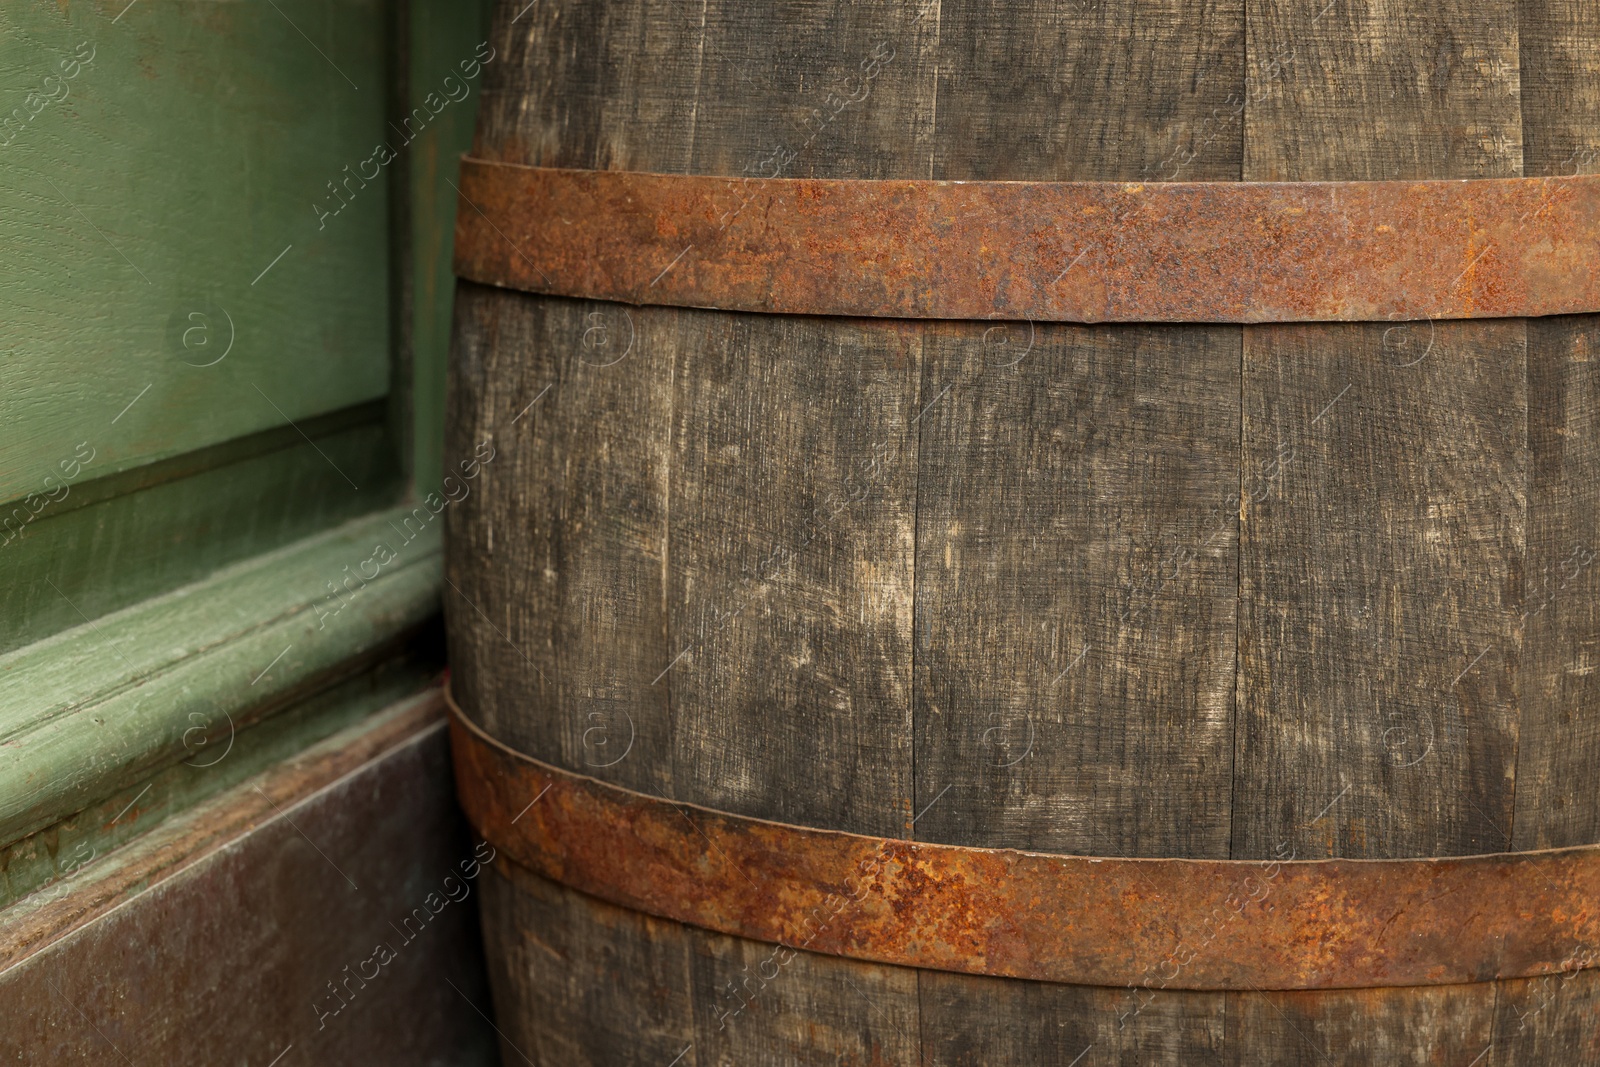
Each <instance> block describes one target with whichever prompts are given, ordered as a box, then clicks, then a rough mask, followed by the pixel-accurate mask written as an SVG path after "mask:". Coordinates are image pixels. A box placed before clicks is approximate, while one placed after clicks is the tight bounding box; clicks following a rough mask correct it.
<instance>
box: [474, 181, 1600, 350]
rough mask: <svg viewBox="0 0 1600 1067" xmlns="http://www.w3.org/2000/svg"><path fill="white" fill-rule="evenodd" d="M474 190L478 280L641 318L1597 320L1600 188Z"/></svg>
mask: <svg viewBox="0 0 1600 1067" xmlns="http://www.w3.org/2000/svg"><path fill="white" fill-rule="evenodd" d="M459 191H460V193H461V199H462V201H463V203H462V205H461V209H460V211H459V212H458V214H457V222H456V239H455V247H456V272H457V273H458V274H459V275H461V276H462V277H464V278H468V279H471V280H473V281H477V282H483V283H486V284H490V285H498V286H504V287H510V288H516V289H522V290H526V291H529V292H537V293H548V294H554V295H559V296H571V297H588V298H594V299H601V300H616V301H625V302H628V303H634V304H661V305H673V306H684V307H704V308H718V309H721V310H726V311H758V312H776V313H785V314H806V315H853V316H872V317H884V318H923V319H928V318H931V319H994V318H1000V319H1014V320H1022V319H1030V320H1034V321H1039V322H1046V321H1059V322H1213V323H1218V322H1240V323H1248V322H1307V321H1334V320H1338V321H1400V320H1419V319H1472V318H1495V317H1506V316H1536V315H1559V314H1570V313H1578V312H1594V311H1600V176H1575V177H1556V178H1492V179H1472V180H1463V181H1382V182H1270V183H1269V182H1173V183H1163V184H1127V183H1121V182H949V181H868V180H832V179H829V180H823V179H810V178H806V179H791V178H725V177H713V176H704V175H667V174H644V173H636V172H630V171H589V170H565V169H552V168H543V167H525V166H520V165H514V164H508V163H495V162H489V161H486V160H480V159H473V158H470V157H468V158H466V159H464V160H463V161H462V167H461V186H460V189H459Z"/></svg>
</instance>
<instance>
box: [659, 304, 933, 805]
mask: <svg viewBox="0 0 1600 1067" xmlns="http://www.w3.org/2000/svg"><path fill="white" fill-rule="evenodd" d="M680 322H681V328H680V332H679V334H678V337H677V339H676V341H675V344H674V348H675V349H676V351H677V352H678V366H677V368H676V369H675V371H674V374H673V378H674V381H675V383H676V398H675V403H674V412H675V415H674V426H673V433H672V459H671V469H672V504H671V508H670V512H671V534H670V543H671V551H670V553H669V559H668V568H669V576H668V587H667V602H668V605H669V631H670V633H671V635H672V641H673V645H672V646H671V647H670V648H669V649H668V654H667V656H666V657H665V658H663V659H662V660H661V661H660V664H659V666H657V667H656V671H657V672H665V675H664V680H668V679H669V680H670V682H671V687H672V703H673V738H672V740H673V766H674V777H675V781H676V784H677V786H678V793H677V795H678V797H679V798H680V799H685V800H688V799H693V800H694V801H695V802H696V803H703V804H707V805H709V806H711V807H717V808H721V809H723V810H727V811H735V812H739V813H742V814H747V815H756V816H760V817H762V818H771V819H777V820H779V821H782V822H792V823H800V824H811V825H827V826H833V827H837V828H839V829H845V830H852V831H855V832H858V833H870V834H884V835H899V834H903V833H904V832H905V830H906V824H907V822H908V821H909V818H910V813H909V812H908V811H907V807H908V804H909V797H910V795H911V751H910V744H909V735H910V732H911V721H910V719H911V717H910V708H911V697H910V690H911V606H912V591H911V560H912V553H911V547H912V541H913V536H914V518H913V505H912V499H913V496H912V494H913V486H914V484H915V479H916V473H917V472H916V466H915V462H914V459H913V457H912V455H911V454H910V453H911V452H912V442H914V439H915V438H914V434H915V433H916V427H915V425H914V422H915V419H916V417H917V410H918V405H917V372H918V370H919V369H920V362H919V359H918V355H919V345H918V342H917V330H916V329H915V328H911V329H907V330H906V331H904V333H903V334H902V333H901V332H900V331H898V330H897V329H896V328H895V327H894V326H893V325H883V324H879V323H858V322H850V321H842V320H829V319H799V318H795V319H787V318H774V317H770V316H759V315H748V316H747V315H722V314H716V313H705V312H685V313H684V314H683V316H682V318H681V320H680ZM669 668H670V669H669ZM652 673H654V672H652ZM802 783H803V784H802Z"/></svg>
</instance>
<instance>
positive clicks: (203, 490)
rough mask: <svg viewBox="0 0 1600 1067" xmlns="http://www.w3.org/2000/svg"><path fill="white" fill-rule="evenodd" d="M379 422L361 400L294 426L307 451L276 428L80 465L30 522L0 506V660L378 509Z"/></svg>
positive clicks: (382, 489)
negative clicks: (160, 456)
mask: <svg viewBox="0 0 1600 1067" xmlns="http://www.w3.org/2000/svg"><path fill="white" fill-rule="evenodd" d="M382 414H383V409H382V407H381V406H380V405H377V404H367V405H363V406H362V407H358V408H354V409H347V410H346V411H343V412H336V413H334V414H332V415H326V416H321V417H319V418H317V419H310V420H307V421H305V422H302V423H300V429H301V430H304V431H305V432H306V434H307V435H308V436H309V438H310V441H311V442H314V443H315V447H314V448H313V447H312V445H311V444H310V443H308V441H307V439H306V438H303V437H301V436H300V434H299V432H297V431H296V430H295V429H294V428H292V427H288V426H284V427H280V428H278V429H275V430H263V431H261V432H260V433H258V434H252V435H250V436H249V437H245V438H241V439H238V440H236V441H231V442H228V443H227V444H223V445H216V446H213V447H212V448H209V449H204V450H202V451H199V452H191V453H187V454H185V455H183V456H178V457H175V458H173V459H169V460H163V461H160V462H157V463H153V464H149V465H146V466H143V467H136V468H134V469H132V470H128V471H123V472H122V473H120V474H114V475H111V476H110V477H107V478H102V479H88V478H87V474H88V473H89V472H91V471H93V470H94V469H95V464H94V463H93V462H91V463H90V464H89V465H88V466H87V467H85V468H84V473H85V476H86V477H85V478H84V480H81V481H79V482H77V483H74V484H72V485H70V486H69V487H68V491H67V494H66V495H65V496H64V497H63V498H62V499H60V500H59V501H52V502H49V503H48V504H47V505H46V506H44V507H43V508H41V509H40V510H39V512H38V513H37V514H36V515H35V514H33V513H32V512H31V511H30V509H29V507H28V504H27V503H26V502H25V501H23V500H17V501H12V502H10V503H8V504H0V579H3V581H4V582H5V584H6V589H7V591H6V594H5V607H6V610H5V611H4V612H0V653H4V652H9V651H11V650H12V649H15V648H17V647H19V646H21V645H24V644H27V643H28V642H29V641H36V640H39V639H41V638H43V637H46V636H48V635H50V634H54V633H58V632H59V631H62V630H66V629H69V628H71V627H74V626H81V625H82V624H83V622H84V620H85V619H94V618H99V617H100V616H102V615H104V614H106V613H107V612H111V611H116V610H118V609H120V608H124V607H127V606H128V605H130V604H132V603H134V602H136V601H138V600H139V599H141V598H143V597H148V596H153V595H155V594H157V593H162V592H165V591H167V590H168V589H172V588H175V587H177V586H180V585H183V584H185V583H187V582H193V581H197V580H199V579H201V578H203V577H205V576H206V575H207V574H208V573H210V572H211V571H213V570H216V569H217V568H219V567H223V566H226V565H228V564H230V563H235V562H238V561H239V560H241V559H244V558H245V557H248V556H251V555H254V554H255V553H258V552H265V551H268V550H271V549H274V548H277V547H279V546H280V545H282V544H285V543H287V542H290V541H293V540H295V539H297V538H302V537H309V536H311V535H312V534H314V533H316V532H317V531H319V530H323V529H326V528H327V527H329V526H333V525H336V524H338V523H340V522H343V521H345V520H348V519H352V518H355V517H356V516H357V515H361V514H364V513H366V512H369V511H372V510H374V509H376V508H379V507H382V506H383V505H385V504H388V503H390V502H391V501H393V500H394V498H395V497H396V495H397V493H398V489H399V485H398V477H397V472H396V471H395V468H394V455H393V447H392V442H391V440H390V437H389V434H388V432H387V431H386V429H385V428H384V427H383V425H382V424H381V423H380V422H379V421H378V420H379V418H380V417H381V416H382ZM346 477H348V478H350V479H351V480H352V481H354V482H355V483H357V484H358V485H360V487H361V489H360V491H355V490H352V489H351V488H350V485H349V484H348V483H347V482H346V481H345V478H346ZM0 703H3V702H0Z"/></svg>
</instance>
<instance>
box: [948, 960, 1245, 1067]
mask: <svg viewBox="0 0 1600 1067" xmlns="http://www.w3.org/2000/svg"><path fill="white" fill-rule="evenodd" d="M921 985H922V1020H923V1022H922V1042H923V1057H924V1058H923V1062H924V1063H925V1064H926V1065H928V1067H988V1065H990V1064H1000V1063H1008V1064H1011V1063H1014V1064H1023V1063H1026V1064H1030V1065H1037V1067H1097V1065H1106V1064H1140V1065H1158V1064H1171V1065H1173V1067H1178V1065H1184V1067H1187V1065H1190V1064H1194V1065H1196V1067H1199V1065H1205V1064H1219V1063H1222V1062H1223V1059H1222V1055H1223V1051H1224V1044H1223V1041H1224V1036H1225V1034H1224V1013H1223V1007H1224V1002H1225V1000H1226V994H1223V993H1192V992H1186V993H1155V994H1153V995H1152V994H1151V993H1150V992H1149V991H1146V990H1136V989H1108V988H1104V987H1101V986H1072V985H1052V984H1049V983H1045V982H1021V981H1012V980H1010V979H1004V978H975V977H972V976H969V975H958V974H945V973H941V972H936V971H925V972H923V973H922V975H921Z"/></svg>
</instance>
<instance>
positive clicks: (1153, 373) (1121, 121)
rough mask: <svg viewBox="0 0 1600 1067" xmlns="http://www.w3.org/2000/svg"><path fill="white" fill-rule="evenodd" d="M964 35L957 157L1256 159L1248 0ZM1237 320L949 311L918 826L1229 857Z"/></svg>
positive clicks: (944, 157) (946, 15) (952, 60)
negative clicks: (1071, 320) (1001, 325)
mask: <svg viewBox="0 0 1600 1067" xmlns="http://www.w3.org/2000/svg"><path fill="white" fill-rule="evenodd" d="M940 34H941V36H940V44H941V59H942V61H941V65H940V79H939V91H940V96H939V109H938V118H937V123H936V130H935V134H936V136H935V143H936V146H937V147H936V159H937V163H936V176H937V177H940V178H945V179H955V180H985V179H1030V180H1050V179H1057V180H1060V179H1075V180H1135V181H1136V180H1141V179H1147V180H1170V179H1172V178H1174V177H1184V178H1190V179H1212V180H1229V179H1237V178H1238V177H1239V176H1240V167H1241V165H1242V159H1241V155H1240V146H1241V131H1242V127H1241V125H1240V115H1241V113H1242V110H1243V105H1244V100H1243V97H1244V92H1245V83H1244V70H1243V58H1244V57H1243V42H1244V10H1243V6H1242V5H1241V4H1236V3H1231V2H1223V3H1190V2H1183V0H1172V2H1166V3H1161V4H1156V5H1147V6H1143V7H1141V8H1140V9H1139V10H1138V11H1137V13H1135V11H1134V9H1132V8H1129V7H1125V6H1122V5H1117V4H1107V3H1101V2H1096V0H1086V2H1082V3H1076V4H1065V5H1062V4H1041V3H1032V2H1024V3H1010V4H1006V5H1002V7H1001V8H1000V9H996V8H995V7H994V6H993V5H986V4H967V3H957V4H944V5H941V7H940ZM996 34H998V35H999V40H998V44H999V47H996V45H997V41H996V37H995V35H996ZM1069 101H1070V103H1069ZM1113 224H1114V223H1113ZM1061 267H1062V270H1063V272H1065V271H1067V270H1071V269H1075V265H1074V264H1072V263H1071V262H1070V261H1069V262H1064V263H1062V264H1061ZM1076 269H1080V270H1081V269H1085V268H1083V267H1076ZM930 332H932V333H934V334H936V335H939V328H937V327H935V328H931V330H930ZM1238 338H1239V331H1238V330H1237V329H1236V328H1231V327H1221V328H1212V327H1166V328H1142V327H1133V328H1128V329H1107V330H1087V329H1074V328H1066V327H1041V328H1039V329H1038V330H1034V329H1033V328H1032V327H1031V326H1023V325H1021V324H1019V325H1017V326H1015V327H1011V328H1009V329H996V330H991V331H989V332H987V333H984V334H982V335H981V337H980V331H978V330H976V329H971V328H967V329H964V330H959V331H955V330H947V331H945V332H944V334H942V335H939V342H938V345H939V347H938V356H937V358H933V357H930V359H929V361H928V364H927V371H926V379H925V384H924V386H923V393H924V395H926V396H927V397H928V398H929V400H930V401H931V400H932V399H933V398H934V397H935V396H938V395H940V394H941V391H942V390H944V389H946V388H947V387H948V389H949V393H948V395H947V396H945V397H944V398H943V399H941V400H940V402H939V403H938V404H936V405H934V406H932V407H931V408H930V410H929V413H928V415H927V417H926V418H925V419H924V420H923V423H922V426H921V427H920V434H919V435H920V443H919V447H920V451H921V465H922V466H921V472H920V477H919V486H918V516H917V523H918V525H917V552H918V557H917V626H918V638H917V641H918V644H917V685H918V688H917V709H916V719H917V731H918V733H917V746H918V748H917V805H916V807H917V810H919V811H920V810H922V808H923V807H924V806H925V805H928V804H930V803H932V802H933V801H934V799H935V798H936V797H939V796H941V795H942V794H943V792H944V791H945V790H947V789H948V790H949V791H950V792H949V795H948V796H945V797H944V799H943V800H941V801H940V802H939V803H938V804H937V805H935V806H934V807H933V808H931V809H930V810H929V813H928V815H927V817H926V819H925V820H924V821H923V822H922V824H921V829H920V831H919V832H921V833H923V834H926V835H928V836H929V837H930V838H932V839H934V840H940V841H947V842H952V843H961V844H979V845H990V846H1010V847H1022V848H1041V849H1062V850H1066V851H1072V852H1082V853H1088V854H1101V855H1117V854H1123V855H1194V856H1223V855H1226V854H1227V848H1228V837H1229V827H1228V813H1227V807H1228V795H1229V775H1230V767H1229V761H1230V758H1231V753H1230V752H1229V748H1230V741H1231V737H1232V730H1233V720H1232V715H1233V708H1232V704H1233V670H1234V664H1233V660H1234V651H1233V643H1234V642H1233V634H1234V629H1235V623H1234V603H1235V599H1236V593H1237V584H1238V582H1237V577H1236V567H1235V557H1236V552H1235V549H1234V543H1233V541H1234V526H1235V519H1234V516H1233V514H1232V511H1231V508H1230V506H1229V505H1228V503H1227V498H1228V495H1229V494H1230V493H1231V492H1232V491H1233V489H1234V482H1235V475H1234V470H1235V468H1236V466H1237V454H1238V434H1239V418H1238V403H1239V349H1238V344H1239V341H1238ZM984 341H986V342H987V344H985V343H983V342H984ZM1030 345H1031V346H1032V348H1031V350H1030V348H1029V346H1030ZM1014 361H1015V362H1016V366H1015V367H1007V366H1005V364H1009V363H1012V362H1014ZM986 364H991V365H993V366H986ZM1142 766H1143V767H1149V766H1159V767H1161V768H1162V772H1161V774H1160V776H1159V777H1158V778H1156V779H1154V780H1153V779H1152V777H1151V776H1149V775H1145V774H1141V773H1140V772H1138V771H1137V770H1135V768H1138V767H1142Z"/></svg>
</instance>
